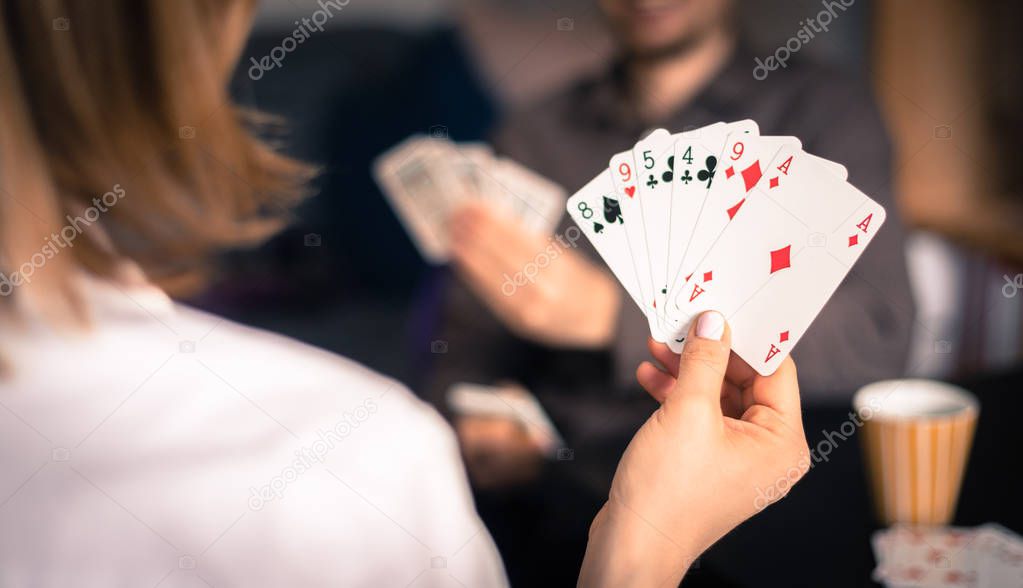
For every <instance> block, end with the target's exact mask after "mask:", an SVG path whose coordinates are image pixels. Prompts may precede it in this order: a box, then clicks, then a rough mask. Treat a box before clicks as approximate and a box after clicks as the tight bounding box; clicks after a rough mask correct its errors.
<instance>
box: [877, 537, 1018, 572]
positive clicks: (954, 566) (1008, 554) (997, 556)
mask: <svg viewBox="0 0 1023 588" xmlns="http://www.w3.org/2000/svg"><path fill="white" fill-rule="evenodd" d="M872 543H873V546H874V558H875V559H876V560H877V568H876V569H875V570H874V579H875V580H877V581H878V582H884V584H885V586H888V587H890V588H931V587H935V588H937V587H940V586H947V587H952V586H961V587H970V588H996V587H997V588H1008V587H1009V586H1016V587H1019V586H1023V538H1020V536H1019V535H1016V534H1015V533H1013V532H1012V531H1010V530H1008V529H1006V528H1004V527H1001V526H999V525H995V524H990V523H989V524H987V525H982V526H980V527H975V528H972V529H969V528H956V527H909V526H897V527H893V528H891V529H885V530H883V531H878V532H877V533H875V534H874V537H873V540H872Z"/></svg>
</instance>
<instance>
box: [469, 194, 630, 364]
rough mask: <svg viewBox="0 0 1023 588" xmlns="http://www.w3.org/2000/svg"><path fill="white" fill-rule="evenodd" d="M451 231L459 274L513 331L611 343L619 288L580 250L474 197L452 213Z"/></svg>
mask: <svg viewBox="0 0 1023 588" xmlns="http://www.w3.org/2000/svg"><path fill="white" fill-rule="evenodd" d="M450 231H451V233H450V235H451V252H452V260H453V261H454V265H455V267H456V269H457V270H458V272H459V274H460V275H461V276H462V278H463V279H464V280H465V282H466V283H467V284H468V285H469V287H470V288H471V289H472V290H473V292H475V293H476V295H477V296H479V297H480V298H481V299H482V300H483V302H484V303H485V304H486V305H487V306H488V307H489V308H490V309H491V311H493V313H494V314H495V315H497V317H498V318H499V319H500V320H501V322H503V323H504V324H505V325H506V326H507V327H508V328H509V329H510V330H511V331H512V332H514V333H515V334H517V335H519V336H520V337H523V338H526V339H529V340H532V341H534V342H537V343H541V344H545V345H550V346H555V347H572V348H584V349H596V348H601V347H606V346H607V345H609V344H610V343H611V339H612V338H613V336H614V332H615V328H616V327H617V320H618V310H619V306H620V305H621V292H620V290H619V288H618V285H617V284H616V283H615V281H614V279H613V278H611V276H609V275H607V274H606V273H605V272H603V271H602V270H600V269H598V268H597V267H595V266H594V265H593V264H591V263H590V262H589V261H587V260H586V259H584V258H583V256H582V255H580V254H579V253H578V252H576V251H574V250H572V249H571V248H569V247H566V246H565V245H563V244H562V243H561V242H560V241H558V240H551V239H548V238H546V237H542V236H539V235H533V234H530V233H529V232H527V231H525V230H524V229H522V228H521V227H519V226H518V225H516V224H515V221H514V220H513V219H511V218H503V217H498V216H495V215H494V214H493V213H492V212H490V210H488V209H487V208H485V207H484V206H482V205H480V204H477V203H472V204H469V205H466V206H464V207H463V208H461V209H460V210H458V211H456V212H455V213H454V214H453V215H452V217H451V220H450ZM517 278H518V279H517Z"/></svg>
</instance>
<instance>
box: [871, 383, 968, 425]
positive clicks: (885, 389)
mask: <svg viewBox="0 0 1023 588" xmlns="http://www.w3.org/2000/svg"><path fill="white" fill-rule="evenodd" d="M892 387H895V389H896V390H897V389H900V388H905V389H907V390H914V391H923V392H924V393H927V394H929V395H931V396H932V397H933V396H940V397H941V400H942V401H944V402H946V403H948V404H950V405H958V406H957V407H956V408H955V409H954V410H951V411H948V412H941V413H930V414H928V413H926V412H920V413H917V414H913V413H897V412H891V411H887V412H886V411H884V410H883V409H878V408H875V407H874V406H871V400H873V399H874V398H876V397H877V396H878V395H880V394H885V395H887V394H891V393H892V392H894V390H891V388H892ZM853 408H854V409H855V410H856V412H858V413H861V412H863V411H864V410H870V411H871V417H870V420H875V421H899V422H905V421H937V420H946V419H955V418H958V417H961V416H963V415H967V414H974V415H975V414H978V413H979V412H980V402H979V401H978V400H977V397H976V396H975V395H974V394H973V393H971V392H970V391H969V390H967V389H965V388H963V387H961V386H956V385H955V384H950V383H948V382H943V381H940V380H929V379H927V378H898V379H891V380H881V381H878V382H873V383H871V384H867V385H866V386H863V387H862V388H860V389H859V390H857V391H856V394H855V395H853Z"/></svg>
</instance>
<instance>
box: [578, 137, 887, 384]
mask: <svg viewBox="0 0 1023 588" xmlns="http://www.w3.org/2000/svg"><path fill="white" fill-rule="evenodd" d="M847 177H848V174H847V172H846V169H845V167H844V166H842V165H841V164H839V163H836V162H832V161H828V160H826V159H822V158H820V157H817V156H814V155H811V154H809V153H807V152H805V151H803V149H802V144H801V143H800V141H799V139H797V138H795V137H776V136H761V135H760V133H759V128H758V126H757V124H756V123H755V122H754V121H751V120H742V121H737V122H732V123H716V124H713V125H709V126H706V127H703V128H700V129H692V130H687V131H684V132H681V133H677V134H671V133H669V132H668V131H667V130H664V129H659V130H657V131H654V132H653V133H651V134H649V135H648V136H646V137H645V138H643V139H642V140H641V141H639V142H638V143H637V144H636V145H635V146H634V148H633V149H630V150H627V151H623V152H621V153H618V154H617V155H614V156H613V157H612V158H611V160H610V162H609V166H608V169H607V170H605V171H604V172H602V173H601V174H600V175H598V176H597V177H596V178H594V179H593V180H591V181H590V182H589V183H588V184H586V186H584V187H583V188H582V189H581V190H579V191H578V192H577V193H576V194H575V195H573V196H572V197H571V198H569V200H568V204H567V208H568V213H569V215H570V216H571V217H572V219H573V220H574V221H575V222H576V224H577V225H578V226H579V228H580V230H582V232H583V233H584V234H585V235H586V236H587V237H588V238H589V240H590V242H591V243H592V244H593V246H594V248H595V249H596V250H597V252H598V253H599V254H600V255H601V257H602V258H603V260H604V262H605V263H606V264H607V266H608V268H609V269H610V270H611V272H612V273H613V274H614V276H615V277H616V278H617V279H618V280H619V281H620V282H621V284H622V287H624V288H625V290H626V291H627V292H628V293H629V295H630V297H631V298H632V299H633V301H634V302H635V303H636V304H637V305H638V306H639V307H640V309H641V310H642V311H643V312H644V313H645V314H646V316H647V321H648V323H649V327H650V334H651V336H652V337H653V338H654V339H655V340H657V341H660V342H663V343H667V344H668V345H669V347H671V348H672V350H674V351H676V352H678V351H681V349H682V345H683V342H684V336H685V333H686V331H687V329H688V326H689V323H690V322H691V321H692V320H693V318H694V317H696V316H698V315H699V314H700V313H701V312H704V311H707V310H716V311H718V312H721V313H722V314H723V315H724V316H725V318H726V319H727V320H728V321H729V324H730V326H731V328H732V348H733V350H734V351H735V352H736V353H737V354H738V355H739V356H740V357H741V358H742V359H743V360H745V361H746V362H747V363H748V364H750V366H752V367H753V368H754V369H756V371H757V372H758V373H760V374H763V375H770V374H772V373H774V370H775V369H777V367H778V365H779V364H780V363H781V361H782V360H783V359H784V358H785V357H786V356H787V355H788V354H789V353H790V352H791V351H792V349H793V347H795V345H796V344H797V343H798V342H799V340H800V339H801V338H802V336H803V334H804V333H805V332H806V331H807V330H808V329H810V328H811V323H812V322H813V320H814V319H815V318H816V317H817V315H818V314H819V313H820V312H821V310H822V309H823V308H824V305H825V304H827V302H828V299H829V298H830V297H831V295H832V294H834V292H835V290H836V289H837V288H838V286H839V285H840V284H841V283H842V281H843V280H844V279H845V277H846V275H847V274H848V273H849V271H850V270H851V269H852V267H853V265H855V263H856V261H857V260H858V259H859V257H860V255H861V254H862V253H863V251H864V249H865V248H866V247H867V246H868V245H869V244H870V242H871V240H872V239H873V238H874V235H875V234H876V233H877V231H878V230H880V229H881V227H882V225H883V224H884V221H885V210H884V209H883V208H882V207H881V206H880V205H878V204H877V203H876V202H875V201H874V200H872V199H871V198H870V197H869V196H867V195H866V194H864V193H863V192H861V191H859V190H858V189H856V188H855V187H854V186H853V185H851V184H850V183H848V182H847V181H846V180H847Z"/></svg>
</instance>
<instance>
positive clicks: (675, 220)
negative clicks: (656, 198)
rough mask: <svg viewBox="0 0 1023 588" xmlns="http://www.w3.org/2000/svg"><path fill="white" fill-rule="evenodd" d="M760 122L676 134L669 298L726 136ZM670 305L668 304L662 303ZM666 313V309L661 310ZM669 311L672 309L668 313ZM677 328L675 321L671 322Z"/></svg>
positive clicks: (754, 128)
mask: <svg viewBox="0 0 1023 588" xmlns="http://www.w3.org/2000/svg"><path fill="white" fill-rule="evenodd" d="M756 131H757V124H756V123H755V122H753V121H752V120H743V121H738V122H734V123H730V124H725V123H716V124H713V125H709V126H706V127H703V128H700V129H696V130H694V131H686V132H683V133H680V134H678V135H676V141H675V148H674V164H675V170H676V173H675V185H674V187H673V189H672V195H671V212H670V217H671V221H670V223H669V224H670V228H669V235H668V277H669V279H670V280H671V283H670V284H669V285H668V292H667V295H668V297H669V298H668V299H669V300H670V299H671V298H670V295H671V294H672V292H673V291H674V289H675V287H676V286H677V284H676V282H677V281H678V279H677V277H678V274H679V268H680V266H681V264H682V260H683V258H684V257H685V252H686V250H687V249H688V247H689V241H690V239H691V238H692V235H693V230H694V229H695V227H696V221H697V219H698V218H699V216H700V210H701V209H702V208H703V203H704V200H705V198H706V196H707V193H708V192H709V190H710V188H711V187H713V185H714V176H715V174H716V173H717V171H718V162H719V161H720V158H721V152H722V151H723V150H724V147H725V140H726V139H727V138H728V136H729V135H730V134H731V133H733V132H735V133H742V134H750V133H756ZM661 308H662V309H666V308H668V305H667V304H663V305H661ZM662 314H663V313H662ZM669 314H670V313H669ZM671 328H674V325H672V326H671Z"/></svg>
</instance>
